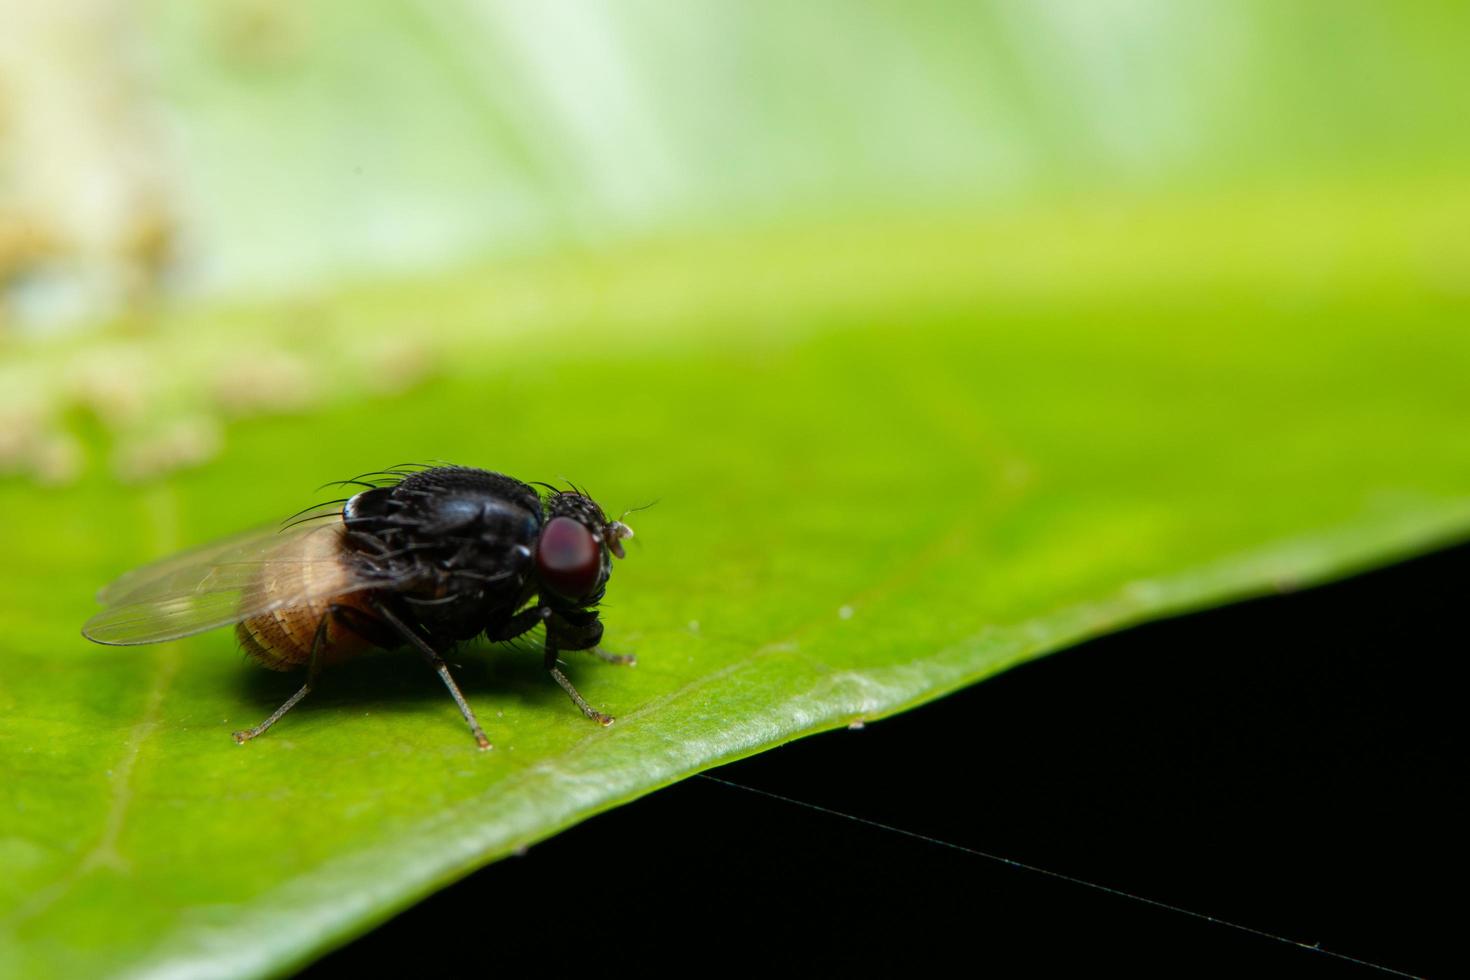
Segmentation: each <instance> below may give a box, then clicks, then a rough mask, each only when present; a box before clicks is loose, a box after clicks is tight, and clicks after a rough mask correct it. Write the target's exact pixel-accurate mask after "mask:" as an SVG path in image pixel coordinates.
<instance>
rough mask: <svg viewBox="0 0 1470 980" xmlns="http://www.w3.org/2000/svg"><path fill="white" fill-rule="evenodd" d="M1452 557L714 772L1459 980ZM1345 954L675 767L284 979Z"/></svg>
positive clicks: (1173, 625)
mask: <svg viewBox="0 0 1470 980" xmlns="http://www.w3.org/2000/svg"><path fill="white" fill-rule="evenodd" d="M1467 582H1470V546H1461V547H1458V548H1455V549H1451V550H1448V551H1445V552H1441V553H1439V554H1436V555H1432V556H1429V557H1426V558H1421V559H1416V560H1414V561H1411V562H1408V563H1405V564H1402V565H1399V566H1397V567H1394V568H1389V569H1385V570H1382V571H1377V572H1373V573H1371V574H1367V575H1363V576H1360V577H1357V578H1355V579H1351V580H1348V581H1345V582H1340V583H1337V584H1334V585H1330V586H1326V587H1323V588H1318V589H1313V590H1309V591H1305V592H1301V593H1297V594H1293V595H1284V596H1273V597H1270V598H1265V599H1259V600H1254V601H1250V602H1246V603H1242V604H1238V605H1235V606H1232V607H1229V608H1225V609H1219V610H1213V611H1210V612H1205V613H1199V614H1196V615H1190V616H1186V617H1182V618H1178V619H1174V620H1168V621H1164V622H1160V623H1154V624H1150V625H1147V626H1143V627H1140V628H1137V629H1132V630H1129V631H1127V632H1124V633H1120V634H1118V635H1115V636H1111V637H1107V638H1105V639H1101V640H1097V641H1094V642H1090V643H1087V644H1085V645H1083V646H1080V647H1077V648H1074V649H1072V650H1069V651H1065V652H1063V653H1059V654H1055V655H1053V656H1050V657H1046V658H1043V659H1042V660H1039V661H1035V662H1033V663H1030V664H1026V665H1024V666H1022V667H1019V668H1017V669H1015V670H1012V671H1010V672H1009V673H1007V674H1004V675H1002V676H1000V677H997V678H994V679H992V680H990V681H987V682H985V683H983V684H980V685H978V686H976V687H973V688H970V689H968V690H965V691H962V692H960V693H958V694H955V695H952V696H950V697H948V698H945V699H943V700H941V701H939V702H936V703H934V704H931V705H928V706H926V707H923V708H920V709H918V710H915V711H912V712H909V713H907V714H904V715H901V716H899V717H896V718H892V719H889V720H887V721H883V722H878V723H874V724H870V725H868V726H867V727H866V728H864V729H862V730H858V731H839V732H833V733H829V734H826V735H822V736H818V737H815V738H811V739H806V740H804V741H801V742H796V743H793V744H791V745H788V746H785V747H783V748H780V749H776V750H773V751H771V752H767V753H765V754H763V755H760V756H757V757H755V758H752V759H748V760H745V761H743V762H740V763H736V764H734V765H730V766H726V767H724V768H722V769H719V770H716V771H715V772H713V773H712V774H711V775H713V776H716V777H718V778H720V779H724V780H729V781H731V782H735V783H739V784H742V785H744V786H748V787H755V788H759V789H762V790H766V791H768V792H772V793H777V794H781V795H783V796H787V797H791V798H793V799H795V800H801V801H805V802H808V803H812V804H817V805H819V806H822V807H827V808H831V809H833V810H837V811H840V812H841V813H843V814H851V815H855V816H858V817H861V818H863V819H865V820H871V821H878V822H881V823H883V824H888V825H891V826H893V827H897V828H902V829H904V830H907V831H910V832H912V833H915V834H922V835H926V836H929V837H933V838H936V839H938V840H941V841H945V842H948V843H950V844H955V845H960V846H962V847H965V848H971V849H975V850H980V851H985V852H988V853H990V854H995V855H1001V856H1004V857H1006V858H1010V859H1013V860H1017V861H1022V862H1026V863H1029V864H1033V865H1036V866H1039V867H1041V868H1044V869H1047V870H1050V871H1053V872H1057V873H1060V874H1065V875H1069V876H1073V877H1076V878H1080V879H1085V880H1087V881H1090V882H1095V883H1098V884H1101V885H1104V886H1107V887H1108V888H1112V889H1117V890H1121V891H1126V892H1130V893H1133V894H1136V895H1142V896H1147V897H1149V898H1151V899H1154V900H1156V901H1159V902H1164V903H1168V904H1170V905H1175V906H1179V907H1181V908H1184V909H1188V910H1191V911H1193V912H1197V913H1201V914H1205V915H1210V916H1214V917H1217V918H1220V919H1225V920H1229V921H1230V922H1234V923H1239V924H1242V925H1245V926H1248V927H1250V928H1253V929H1257V930H1262V931H1265V932H1269V933H1273V934H1276V935H1280V936H1283V937H1287V938H1289V939H1291V940H1293V941H1296V942H1300V943H1304V944H1314V943H1316V944H1320V945H1321V946H1322V947H1323V948H1325V949H1327V950H1331V951H1334V952H1336V953H1340V954H1343V955H1345V956H1350V957H1355V958H1358V959H1361V960H1365V961H1370V962H1371V963H1377V964H1382V965H1384V966H1387V967H1391V968H1393V969H1396V970H1401V971H1406V972H1409V973H1414V974H1419V975H1428V976H1448V975H1455V974H1458V975H1464V974H1465V973H1466V971H1467V969H1470V952H1467V944H1466V942H1465V934H1464V925H1463V924H1464V906H1465V901H1464V897H1463V895H1462V894H1460V892H1459V889H1460V886H1461V884H1462V882H1463V879H1464V872H1465V870H1466V859H1465V852H1464V849H1463V847H1462V845H1461V837H1462V835H1463V833H1464V830H1465V822H1464V816H1465V815H1464V810H1463V805H1462V803H1461V802H1460V800H1459V795H1460V794H1461V792H1462V791H1463V790H1464V789H1465V785H1464V784H1465V780H1464V778H1463V777H1464V772H1465V766H1464V762H1463V760H1464V758H1465V750H1466V744H1465V743H1466V739H1465V726H1464V724H1463V711H1462V704H1463V701H1464V697H1465V685H1464V683H1463V682H1464V680H1465V673H1466V671H1465V668H1464V663H1465V657H1464V654H1465V649H1466V637H1467V629H1466V624H1465V622H1464V619H1463V617H1462V615H1461V613H1462V610H1463V608H1464V602H1463V601H1462V597H1463V596H1464V595H1465V590H1466V588H1465V587H1466V583H1467ZM389 963H412V964H413V965H414V966H416V967H418V968H420V969H423V970H425V971H428V972H433V971H438V972H445V973H458V972H469V971H471V970H473V971H476V972H482V971H485V970H489V971H491V972H501V971H503V970H504V969H507V968H514V969H516V970H517V971H519V970H522V969H535V970H537V971H538V972H539V971H546V970H552V971H556V972H557V973H561V972H563V971H568V972H571V971H575V972H583V971H585V972H587V973H590V974H599V973H604V972H610V973H620V972H625V971H627V972H632V971H638V972H645V971H648V970H653V969H658V970H664V969H668V970H678V971H679V972H681V973H685V972H689V973H703V972H707V971H710V970H715V971H723V970H724V969H726V968H732V967H742V968H745V969H749V968H751V967H756V968H761V967H764V968H768V969H787V968H791V967H800V968H803V969H804V970H806V971H808V972H815V973H818V974H824V973H827V972H829V971H830V972H833V973H844V974H846V973H854V972H856V971H865V972H866V971H875V970H889V969H892V970H898V969H905V970H911V969H914V968H920V969H922V968H924V967H926V966H927V967H935V968H938V967H940V966H942V965H949V966H951V967H954V966H956V965H958V967H959V968H960V969H961V971H962V972H966V973H989V972H993V971H992V969H991V968H992V967H996V966H1000V967H1002V968H1003V969H1002V970H1001V972H1002V973H1003V974H1005V975H1015V974H1023V975H1035V974H1041V973H1047V972H1050V971H1054V970H1058V969H1065V970H1068V971H1071V972H1084V971H1092V970H1097V969H1102V968H1109V969H1122V970H1127V971H1128V972H1129V973H1130V974H1132V975H1139V974H1149V975H1166V974H1167V975H1178V976H1200V975H1228V974H1237V975H1238V974H1239V973H1240V972H1241V971H1251V972H1254V973H1257V974H1259V973H1260V972H1263V971H1271V972H1272V973H1285V974H1288V975H1293V976H1296V975H1315V974H1328V975H1362V976H1369V975H1373V974H1375V973H1377V972H1378V971H1375V970H1373V969H1370V968H1369V967H1366V966H1360V965H1355V964H1353V963H1350V962H1348V961H1346V960H1342V959H1338V958H1334V957H1330V956H1327V955H1324V954H1322V953H1318V952H1314V951H1311V950H1308V949H1304V948H1301V947H1300V946H1295V945H1290V944H1287V943H1283V942H1278V941H1275V940H1272V939H1269V938H1263V937H1261V936H1258V935H1253V934H1251V933H1248V932H1245V931H1241V930H1238V929H1232V928H1230V927H1228V926H1225V925H1220V924H1216V923H1212V922H1209V921H1205V920H1203V919H1200V918H1194V917H1190V916H1188V915H1185V914H1181V913H1179V912H1175V911H1169V910H1166V909H1161V908H1158V907H1156V906H1151V905H1148V904H1145V903H1142V902H1139V901H1136V900H1132V899H1129V898H1125V897H1119V896H1117V895H1114V894H1109V893H1106V892H1103V891H1099V890H1096V889H1092V888H1088V887H1085V886H1082V885H1078V884H1075V883H1071V882H1068V881H1064V880H1059V879H1057V878H1055V877H1050V876H1047V875H1044V874H1039V873H1037V872H1034V871H1029V870H1024V869H1018V868H1016V867H1012V866H1008V865H1006V864H1004V863H1002V862H998V861H995V860H991V859H987V858H985V857H982V856H976V855H972V854H968V853H964V852H962V851H959V850H955V849H953V848H950V847H945V846H942V845H940V844H936V843H930V842H926V841H923V840H919V839H915V838H913V837H910V836H905V835H903V834H899V833H893V832H889V831H886V830H883V829H880V828H875V827H873V826H869V825H866V824H863V823H860V822H858V821H854V820H850V819H845V818H844V817H841V816H835V815H831V814H826V813H821V812H817V811H815V810H812V809H810V808H806V807H802V806H799V805H795V804H792V803H789V802H783V801H780V800H777V799H772V798H770V797H767V796H762V795H758V794H755V793H751V792H748V791H745V790H742V789H736V788H732V787H729V786H726V785H722V784H720V783H717V782H713V781H711V780H709V779H704V778H698V777H697V778H694V779H691V780H688V781H686V782H684V783H681V784H679V785H677V786H673V787H671V788H669V789H666V790H663V791H661V792H659V793H656V794H654V795H652V796H650V797H647V798H645V799H643V800H640V801H638V802H635V803H633V804H631V805H628V806H625V807H621V808H619V809H617V810H614V811H612V812H610V813H607V814H604V815H602V816H599V817H596V818H594V819H592V820H590V821H588V822H586V823H584V824H582V825H580V826H578V827H575V828H573V829H572V830H570V831H567V832H566V833H564V834H562V835H560V836H559V837H556V838H554V839H552V840H550V841H546V842H544V843H542V844H539V845H537V846H536V847H533V848H532V849H531V850H530V851H529V852H528V853H527V854H525V855H524V856H521V857H516V858H510V859H507V860H505V861H502V862H499V863H497V864H495V865H492V866H490V867H489V868H486V869H484V870H482V871H480V872H479V873H477V874H475V875H472V876H471V877H470V878H468V879H466V880H465V881H463V882H460V883H458V884H456V885H454V886H452V887H450V888H447V889H445V890H444V891H442V892H440V893H439V894H437V895H435V896H433V897H432V898H430V899H429V900H427V901H425V902H423V903H422V904H420V905H418V906H417V907H415V908H413V909H410V910H409V911H407V912H405V913H403V914H402V915H400V916H398V917H397V918H396V919H394V920H392V921H391V922H389V923H387V924H386V925H384V926H383V927H381V928H379V929H378V930H376V931H374V932H373V933H371V934H369V935H367V936H365V937H363V938H362V939H360V940H358V941H357V942H355V943H353V944H351V945H349V946H347V947H345V948H344V949H342V950H339V951H337V952H335V953H332V954H330V955H328V956H327V957H325V958H324V959H322V960H321V961H320V962H318V963H317V964H316V965H315V966H313V967H312V968H310V969H309V970H308V971H307V975H309V976H313V977H330V976H337V975H340V974H347V973H354V974H363V973H372V972H377V971H380V970H381V969H383V968H384V966H385V965H387V964H389Z"/></svg>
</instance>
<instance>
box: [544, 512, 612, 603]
mask: <svg viewBox="0 0 1470 980" xmlns="http://www.w3.org/2000/svg"><path fill="white" fill-rule="evenodd" d="M536 568H537V570H538V571H539V572H540V573H541V581H542V582H543V583H544V584H545V585H546V586H547V588H549V589H551V590H552V591H553V592H555V593H557V594H558V595H562V596H565V597H566V598H568V599H580V598H581V597H582V596H584V595H587V594H588V593H590V592H591V591H592V590H593V589H595V588H597V580H598V579H599V578H601V577H602V551H601V549H599V548H598V547H597V542H596V541H595V540H594V539H593V537H592V532H591V531H589V530H587V528H585V527H583V526H582V525H581V524H580V523H578V522H577V521H574V520H572V518H570V517H553V518H552V519H551V520H550V521H548V522H547V524H546V527H545V528H543V529H542V531H541V540H540V541H538V542H536Z"/></svg>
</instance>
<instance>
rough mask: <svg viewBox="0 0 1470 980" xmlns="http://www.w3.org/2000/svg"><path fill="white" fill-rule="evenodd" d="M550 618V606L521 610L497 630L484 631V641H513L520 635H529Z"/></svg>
mask: <svg viewBox="0 0 1470 980" xmlns="http://www.w3.org/2000/svg"><path fill="white" fill-rule="evenodd" d="M550 618H551V607H550V606H532V607H531V608H529V609H522V610H521V611H520V612H518V613H516V614H515V615H514V616H512V617H510V618H509V619H507V620H506V621H505V622H504V623H502V624H501V626H500V628H499V629H493V630H486V631H485V639H487V640H489V641H490V642H491V643H504V642H505V641H506V640H514V639H515V638H516V637H518V636H520V635H521V634H522V633H529V632H530V631H531V630H533V629H535V628H536V627H538V626H540V625H541V624H542V623H544V622H546V621H547V620H548V619H550Z"/></svg>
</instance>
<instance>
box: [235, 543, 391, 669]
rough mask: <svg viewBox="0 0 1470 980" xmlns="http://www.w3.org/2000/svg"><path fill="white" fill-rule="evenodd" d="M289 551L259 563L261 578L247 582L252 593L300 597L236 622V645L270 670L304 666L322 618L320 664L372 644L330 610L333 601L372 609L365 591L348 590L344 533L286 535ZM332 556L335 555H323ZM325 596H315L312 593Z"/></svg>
mask: <svg viewBox="0 0 1470 980" xmlns="http://www.w3.org/2000/svg"><path fill="white" fill-rule="evenodd" d="M283 551H284V552H287V553H282V554H278V555H276V556H273V558H274V559H275V560H272V561H268V562H266V563H264V564H263V565H262V571H261V575H260V578H259V579H257V580H256V582H255V583H254V584H253V585H252V586H251V588H252V589H253V590H254V593H255V594H257V595H258V594H260V593H262V592H264V593H266V594H267V595H270V596H282V597H294V596H300V597H302V599H301V601H300V602H299V603H295V602H293V603H291V604H288V605H283V606H281V607H280V608H278V609H276V610H274V611H273V612H268V613H264V614H262V615H260V616H255V617H253V618H251V619H246V620H242V621H241V622H240V623H239V625H237V626H236V627H235V636H236V638H238V639H239V641H240V646H242V647H243V648H244V649H245V652H246V653H247V654H249V655H250V656H251V657H252V658H254V659H255V660H256V661H257V662H258V663H260V664H261V666H263V667H268V668H270V669H271V670H295V669H296V668H298V667H305V666H306V664H307V661H308V660H310V658H311V645H312V642H313V640H314V639H315V637H316V632H317V629H318V627H319V625H320V624H321V622H322V620H323V619H324V618H325V619H326V624H327V625H326V633H325V634H324V635H323V637H322V647H321V652H320V660H321V664H322V666H324V667H330V666H332V665H333V664H339V663H341V662H343V661H344V660H348V659H350V658H352V657H354V656H356V655H357V654H359V653H361V652H363V651H364V650H366V649H368V648H370V647H371V646H372V645H373V644H372V642H371V641H369V640H367V639H365V638H363V637H362V636H361V635H359V634H358V633H355V632H353V631H352V630H351V629H349V628H348V626H347V625H346V624H345V623H344V622H343V621H342V618H341V617H340V616H333V615H332V614H331V607H332V606H334V605H335V606H349V607H352V608H354V609H356V610H360V611H361V612H362V613H363V614H365V615H371V614H370V613H368V610H367V598H368V595H369V593H368V592H365V591H357V592H347V593H345V594H343V590H344V589H346V588H348V587H350V583H351V576H350V575H349V572H348V566H347V565H346V564H344V563H343V562H342V561H340V560H335V559H339V558H340V556H341V553H342V539H341V536H340V535H338V534H310V535H307V536H305V537H303V538H300V539H297V540H294V541H289V542H287V543H286V544H285V545H284V546H283ZM326 559H333V560H326ZM318 596H321V597H326V598H315V597H318Z"/></svg>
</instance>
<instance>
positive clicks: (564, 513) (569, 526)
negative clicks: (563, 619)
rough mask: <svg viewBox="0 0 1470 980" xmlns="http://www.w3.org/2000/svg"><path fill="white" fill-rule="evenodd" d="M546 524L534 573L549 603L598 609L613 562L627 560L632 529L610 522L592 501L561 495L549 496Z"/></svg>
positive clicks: (579, 495) (576, 494)
mask: <svg viewBox="0 0 1470 980" xmlns="http://www.w3.org/2000/svg"><path fill="white" fill-rule="evenodd" d="M543 510H544V513H545V521H544V522H543V523H542V525H541V533H540V535H539V536H538V537H537V539H536V547H535V559H536V574H537V576H538V578H539V579H540V582H541V585H542V586H543V594H545V593H550V594H549V595H548V596H546V597H547V598H548V599H552V600H559V601H557V603H556V604H558V605H565V606H569V607H583V608H585V607H587V606H594V605H596V604H597V603H598V601H599V600H601V599H602V595H603V592H604V591H606V589H607V579H608V576H609V575H610V574H611V572H612V560H613V558H622V557H624V552H623V541H624V540H625V539H627V538H631V537H632V536H633V529H632V528H630V527H628V525H626V524H624V523H623V522H622V521H620V520H616V521H614V520H608V517H607V515H606V514H604V513H603V511H602V508H601V507H599V506H598V505H597V503H596V501H594V500H593V499H592V498H591V497H589V496H587V495H586V494H584V493H581V492H579V491H575V490H573V491H557V492H555V493H553V494H552V495H551V496H549V497H547V498H546V500H545V502H544V506H543Z"/></svg>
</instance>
